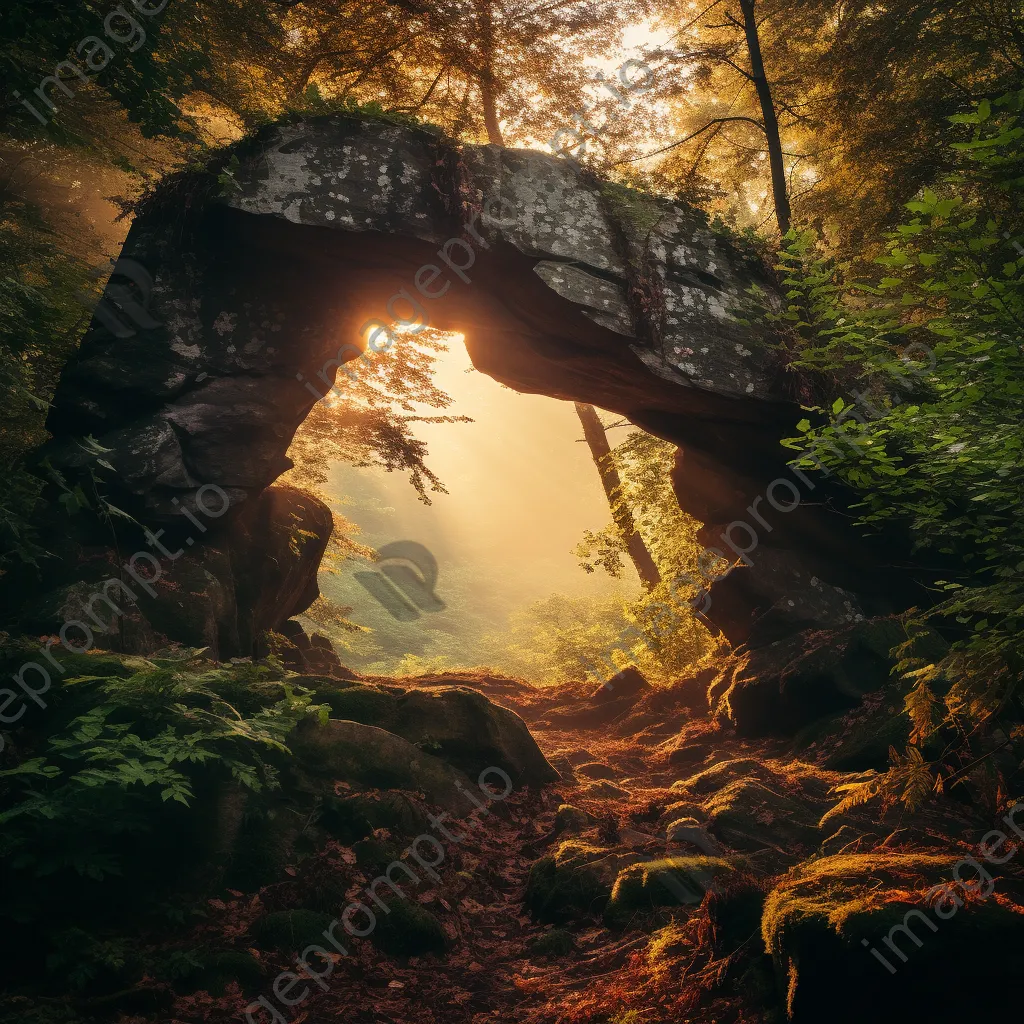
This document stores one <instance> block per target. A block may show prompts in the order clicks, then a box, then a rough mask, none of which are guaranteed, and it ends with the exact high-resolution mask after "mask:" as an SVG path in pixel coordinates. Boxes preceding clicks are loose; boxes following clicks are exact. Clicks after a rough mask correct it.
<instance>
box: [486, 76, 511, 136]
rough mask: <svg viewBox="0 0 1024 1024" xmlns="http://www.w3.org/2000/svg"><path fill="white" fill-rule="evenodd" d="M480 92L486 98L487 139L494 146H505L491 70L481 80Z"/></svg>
mask: <svg viewBox="0 0 1024 1024" xmlns="http://www.w3.org/2000/svg"><path fill="white" fill-rule="evenodd" d="M480 92H481V94H482V95H483V100H484V125H485V126H486V127H487V141H488V142H489V143H490V144H491V145H492V146H504V145H505V137H504V136H503V135H502V134H501V125H500V123H499V122H498V107H497V104H496V103H495V99H494V84H493V81H492V80H491V76H490V72H488V73H487V74H486V75H485V77H484V78H482V79H481V81H480Z"/></svg>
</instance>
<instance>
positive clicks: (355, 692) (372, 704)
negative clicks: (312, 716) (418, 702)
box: [303, 679, 397, 726]
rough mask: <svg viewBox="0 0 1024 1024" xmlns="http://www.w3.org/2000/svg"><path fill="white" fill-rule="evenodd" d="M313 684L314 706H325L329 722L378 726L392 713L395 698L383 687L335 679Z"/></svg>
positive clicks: (319, 680) (317, 680)
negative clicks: (329, 715)
mask: <svg viewBox="0 0 1024 1024" xmlns="http://www.w3.org/2000/svg"><path fill="white" fill-rule="evenodd" d="M310 681H311V682H313V681H314V680H310ZM315 682H316V683H317V684H318V685H316V686H315V687H313V691H314V694H315V697H314V703H316V704H326V705H328V707H330V709H331V718H340V719H344V720H347V721H351V722H360V723H362V724H363V725H378V726H379V725H381V724H382V723H384V722H386V721H387V720H388V718H389V717H390V715H391V714H392V712H393V711H394V707H395V701H396V699H397V698H396V696H395V694H394V693H389V692H388V691H387V690H385V689H383V688H382V687H379V686H373V685H370V684H368V683H347V682H346V681H345V680H334V679H330V680H324V679H316V680H315ZM303 685H309V684H308V683H306V684H303Z"/></svg>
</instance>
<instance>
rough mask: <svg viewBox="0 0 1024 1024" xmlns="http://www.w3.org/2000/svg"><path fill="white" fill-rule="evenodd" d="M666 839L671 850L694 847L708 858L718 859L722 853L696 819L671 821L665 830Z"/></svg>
mask: <svg viewBox="0 0 1024 1024" xmlns="http://www.w3.org/2000/svg"><path fill="white" fill-rule="evenodd" d="M665 838H666V841H667V842H668V845H669V848H670V849H671V848H673V847H677V848H678V847H683V848H686V847H694V848H695V849H697V850H699V851H700V852H701V853H703V854H704V855H705V856H708V857H717V856H719V855H720V854H721V852H722V850H721V847H720V846H719V845H718V843H716V842H715V841H714V839H712V838H711V836H709V835H708V833H707V829H705V828H704V827H703V826H702V825H701V824H700V822H699V821H697V819H696V818H676V819H675V820H674V821H670V822H669V823H668V827H667V828H666V829H665Z"/></svg>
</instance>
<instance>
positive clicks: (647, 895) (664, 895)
mask: <svg viewBox="0 0 1024 1024" xmlns="http://www.w3.org/2000/svg"><path fill="white" fill-rule="evenodd" d="M734 870H735V869H734V868H733V865H732V864H731V863H730V862H729V861H728V860H724V859H723V858H720V857H667V858H664V859H662V860H653V861H646V862H643V863H640V864H632V865H630V866H629V867H627V868H624V869H623V870H622V871H620V872H619V875H618V877H617V878H616V879H615V885H614V887H613V888H612V893H611V898H610V899H609V901H608V905H607V907H606V908H605V912H604V919H605V922H606V923H607V924H609V925H612V926H616V927H621V926H622V925H625V924H627V923H628V922H629V921H630V919H632V918H633V917H634V916H635V915H636V914H639V913H646V912H648V911H650V910H653V909H655V908H656V907H677V906H688V905H689V906H694V905H697V904H699V903H701V902H702V901H703V899H704V895H705V893H707V892H708V890H710V889H712V888H714V887H715V886H716V885H717V881H718V880H719V879H721V878H722V877H723V876H725V875H728V874H730V873H731V872H732V871H734Z"/></svg>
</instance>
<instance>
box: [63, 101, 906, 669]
mask: <svg viewBox="0 0 1024 1024" xmlns="http://www.w3.org/2000/svg"><path fill="white" fill-rule="evenodd" d="M122 260H123V261H131V262H124V263H122V264H121V265H119V268H118V269H117V270H115V274H114V276H113V277H112V279H111V283H110V284H109V285H108V289H107V293H106V296H105V299H104V307H103V309H102V310H101V313H102V314H103V315H98V316H97V317H95V318H94V320H93V322H92V324H91V326H90V328H89V331H88V332H87V334H86V336H85V339H84V340H83V343H82V346H81V349H80V351H79V352H78V353H77V355H76V356H75V357H74V358H73V360H72V361H71V362H70V363H69V365H68V366H67V368H66V370H65V372H64V374H63V377H62V380H61V382H60V385H59V387H58V390H57V394H56V397H55V400H54V405H53V409H52V411H51V414H50V417H49V421H48V426H49V428H50V430H51V432H52V434H53V441H52V442H51V443H50V444H49V445H48V446H47V448H46V452H45V454H46V455H47V456H48V458H49V459H50V461H51V464H52V465H54V466H56V467H58V468H59V469H60V470H61V471H62V472H64V473H66V474H71V475H73V474H74V473H75V472H78V471H81V470H82V468H83V466H84V461H85V456H84V455H83V453H82V451H81V448H80V446H78V445H77V444H76V439H77V438H80V437H82V436H85V435H92V436H94V437H95V438H96V439H97V440H98V441H99V442H100V443H101V444H102V445H103V446H104V447H106V448H108V449H110V453H109V454H108V455H107V456H106V459H107V461H109V462H110V464H111V465H112V466H113V468H114V471H115V474H116V487H117V489H118V492H119V495H120V496H121V498H122V499H123V500H124V501H125V502H126V503H127V505H128V506H129V507H130V510H131V511H132V512H133V513H134V514H136V515H137V516H138V517H139V518H140V519H141V520H143V521H148V522H151V523H160V522H170V521H173V520H174V519H175V518H176V517H177V513H178V510H179V508H181V507H183V506H185V507H187V506H188V503H189V502H190V501H191V500H192V496H193V495H194V493H195V491H196V489H197V488H199V487H201V486H202V485H204V484H215V485H217V486H218V487H220V488H223V490H224V491H226V492H227V494H228V495H229V496H230V498H231V502H232V506H233V509H232V516H237V517H240V519H241V521H242V522H245V521H246V516H247V515H248V516H250V517H251V516H252V515H254V514H255V513H254V512H253V511H251V510H252V509H254V508H255V507H256V506H257V505H258V504H259V503H260V502H261V501H265V497H261V496H264V495H265V493H266V488H268V487H269V485H270V484H272V483H273V481H274V480H275V479H276V478H277V477H278V476H279V475H280V474H281V473H282V472H283V471H284V470H285V469H287V468H288V465H289V464H288V461H287V459H286V455H285V453H286V450H287V448H288V445H289V443H290V441H291V438H292V436H293V434H294V432H295V430H296V429H297V427H298V426H299V424H300V423H301V422H302V419H303V418H304V417H305V415H306V413H307V412H308V411H309V409H310V408H311V407H312V404H313V403H314V402H315V401H316V400H317V398H318V395H319V394H320V393H322V392H325V391H326V390H327V389H328V388H329V386H330V384H332V383H333V381H334V379H335V375H336V374H337V373H338V372H339V369H340V371H341V372H349V373H351V372H358V368H359V365H360V363H361V362H362V361H363V360H364V359H368V358H372V354H367V355H366V356H362V355H360V353H359V352H358V351H357V350H356V349H355V348H354V347H353V346H352V341H353V339H354V338H356V337H357V336H358V334H359V331H360V329H361V328H362V327H364V326H365V325H367V324H371V325H373V324H376V325H377V326H378V327H381V328H383V325H384V323H386V322H390V321H393V320H395V319H404V320H405V321H407V322H408V323H409V324H410V325H412V326H415V324H416V323H419V322H423V321H427V322H429V323H430V324H431V325H432V326H436V327H439V328H442V329H447V330H458V331H461V332H463V333H464V334H465V336H466V339H467V347H468V350H469V354H470V357H471V358H472V360H473V362H474V364H475V365H476V366H477V368H478V369H480V370H482V371H483V372H485V373H488V374H490V375H491V376H492V377H495V378H496V379H498V380H500V381H502V382H503V383H506V384H508V385H509V386H511V387H513V388H516V389H518V390H521V391H530V392H538V393H543V394H546V395H551V396H553V397H558V398H564V399H572V400H576V401H582V402H588V403H592V404H595V405H598V406H601V407H603V408H606V409H609V410H612V411H615V412H617V413H620V414H622V415H624V416H627V417H628V418H630V419H631V420H633V421H634V422H636V423H637V424H638V425H641V426H643V427H645V428H647V429H648V430H650V431H652V432H653V433H656V434H659V435H660V436H662V437H665V438H668V439H670V440H672V441H674V442H675V443H677V444H678V445H679V446H680V458H679V466H678V471H677V490H678V493H679V495H680V500H681V504H682V506H683V507H684V508H685V509H687V510H688V511H690V512H691V513H693V514H694V515H696V516H697V517H698V518H700V519H702V520H703V521H704V522H705V523H706V524H708V525H707V529H706V532H707V533H708V534H709V536H711V535H716V536H717V535H718V534H720V533H721V530H722V529H723V528H724V527H727V526H728V524H730V523H732V522H733V521H737V520H743V519H746V520H751V516H750V513H749V506H750V504H751V502H753V501H754V500H755V499H756V498H757V497H758V496H759V495H764V494H765V493H766V490H767V488H768V487H769V485H770V484H771V482H772V481H773V480H774V479H776V478H777V477H779V476H780V475H781V474H783V473H784V472H785V469H784V459H783V457H782V449H780V448H779V446H778V440H779V438H780V437H781V436H784V435H785V433H786V432H787V431H788V430H790V429H791V425H792V424H793V423H794V422H795V420H796V419H797V418H798V407H797V405H796V404H795V402H794V400H793V390H792V388H793V383H792V375H789V376H787V374H786V373H785V372H784V369H783V361H782V359H781V358H780V352H779V348H778V346H777V345H776V344H775V343H774V341H773V339H772V338H771V336H770V335H769V334H767V333H766V332H765V331H764V330H762V329H759V328H756V327H753V326H750V324H749V323H744V322H742V320H741V318H739V317H738V315H737V311H738V310H741V309H743V308H744V307H747V306H749V305H750V303H751V301H752V297H751V289H752V288H756V289H757V290H758V292H759V295H760V298H759V300H758V301H760V302H761V303H768V304H772V303H777V302H778V301H779V299H778V297H777V294H776V291H775V287H774V285H773V284H772V280H771V276H770V275H769V274H768V273H767V272H766V271H765V269H764V267H763V266H762V265H761V264H760V263H759V261H758V260H757V258H756V257H755V256H754V255H752V254H750V253H746V252H744V251H742V250H741V249H740V248H738V247H737V246H736V245H735V244H734V243H733V242H731V241H730V240H729V239H728V238H726V237H724V236H723V235H721V234H719V233H717V232H715V231H713V230H712V229H711V228H710V227H709V226H708V225H707V222H706V219H705V218H704V217H703V216H702V215H701V214H700V213H699V212H698V211H696V210H694V209H692V208H690V207H687V206H685V205H682V204H679V203H673V202H669V201H667V200H663V199H655V198H653V197H648V196H643V195H641V194H639V193H633V192H630V191H629V190H625V189H623V188H621V187H619V186H615V185H611V184H609V183H607V182H602V181H600V180H598V179H596V178H595V177H593V176H592V175H590V174H589V173H587V172H585V171H583V170H582V169H581V168H579V167H578V166H576V165H575V164H573V163H572V162H570V161H566V160H562V159H556V158H554V157H551V156H548V155H545V154H541V153H537V152H531V151H524V150H503V149H500V148H498V147H495V146H464V147H459V146H457V145H456V144H454V143H453V142H451V141H450V140H447V139H445V138H443V137H439V136H437V135H435V134H433V133H431V132H428V131H426V130H424V129H420V128H417V127H413V126H403V125H397V124H391V123H388V122H386V121H379V120H367V119H361V118H356V117H352V116H347V115H346V116H343V115H329V116H324V117H319V118H312V119H304V120H297V121H293V122H288V123H279V124H276V125H273V126H270V127H268V128H266V129H264V130H261V131H260V132H258V133H257V134H256V135H255V136H253V137H252V138H250V139H247V140H245V141H244V142H243V143H241V144H239V145H238V146H236V147H234V148H233V149H232V150H231V151H229V152H227V153H225V154H224V156H223V157H222V158H221V159H220V160H219V161H218V162H217V163H216V164H215V165H214V166H213V167H211V168H209V169H207V170H205V171H202V172H198V173H187V174H181V175H178V176H176V177H174V178H172V179H170V180H168V181H166V182H165V183H164V184H163V185H162V186H161V187H160V188H159V189H158V190H157V191H156V192H155V194H154V195H153V196H151V197H150V198H149V199H148V200H147V201H146V202H144V203H143V204H142V207H141V208H140V211H139V213H138V216H137V218H136V220H135V222H134V224H133V226H132V228H131V231H130V233H129V235H128V239H127V241H126V243H125V246H124V250H123V252H122ZM138 267H141V268H143V271H144V273H145V275H148V277H146V278H144V279H143V280H144V284H142V285H140V276H139V273H138V272H137V271H136V272H135V273H131V272H130V271H131V270H132V268H138ZM143 306H144V307H145V310H146V312H145V313H141V312H140V309H141V308H142V307H143ZM119 323H120V327H119ZM391 340H392V336H391V335H389V334H387V333H385V332H384V331H383V329H381V330H380V331H378V332H377V335H376V337H375V339H374V341H375V343H377V344H381V345H383V344H387V343H390V342H391ZM396 343H398V344H400V343H401V336H400V335H399V336H397V341H396ZM787 388H788V390H787ZM824 491H825V485H822V487H821V489H820V490H818V494H817V495H816V496H815V498H814V500H813V501H812V502H804V503H803V504H802V505H801V506H800V507H799V508H796V509H794V510H792V511H791V512H787V513H786V514H785V515H783V514H782V513H780V512H779V511H778V510H776V509H773V508H769V506H768V504H767V503H764V504H763V507H761V508H760V510H759V514H760V515H762V516H767V519H762V520H760V521H761V522H764V523H765V525H764V526H763V527H762V526H755V527H754V528H755V529H756V530H758V540H757V545H758V548H759V551H760V552H761V553H760V555H759V556H758V558H757V560H755V561H754V566H753V567H751V568H749V569H747V571H746V572H745V573H742V574H735V575H734V577H730V578H728V579H726V580H725V581H722V582H721V583H719V584H716V587H715V594H716V597H715V600H714V601H713V611H712V613H711V617H712V619H715V620H716V621H718V622H719V624H720V625H721V627H722V628H723V629H724V630H725V632H726V634H727V635H729V636H730V638H732V639H733V640H735V641H744V640H748V639H751V637H752V634H751V627H752V625H753V624H754V622H755V621H760V622H761V627H760V628H761V630H762V633H763V636H762V637H761V639H769V638H774V637H775V636H776V635H777V634H778V633H779V631H780V630H781V631H782V632H786V631H787V630H789V631H791V630H792V629H793V628H796V627H799V626H801V625H803V624H806V622H812V623H824V624H835V623H838V622H841V621H844V620H845V619H847V618H849V617H850V616H853V615H855V614H861V613H862V611H865V610H867V611H875V610H888V609H887V607H886V603H887V601H889V596H891V592H892V591H893V583H892V576H891V574H890V573H888V570H886V569H885V566H886V558H885V556H884V553H865V549H864V547H863V545H862V544H861V543H860V541H859V539H858V538H856V537H855V536H854V535H852V534H851V533H850V531H849V530H848V529H847V528H846V527H845V526H844V524H843V522H842V521H841V519H840V518H839V517H836V516H832V515H830V514H828V513H827V512H825V511H823V506H822V504H821V502H819V501H818V495H821V494H823V493H824ZM247 509H249V510H250V511H249V512H247V511H246V510H247ZM755 511H758V509H757V508H755ZM229 518H230V517H229ZM751 521H752V522H756V520H751ZM716 531H717V532H716ZM734 532H736V531H734ZM317 559H319V555H317ZM752 560H753V559H752ZM759 564H760V568H758V565H759ZM314 571H315V566H314ZM812 580H813V583H812V582H811V581H812ZM730 581H731V582H730ZM257 589H258V588H257ZM797 590H799V591H800V594H799V595H798V596H799V597H800V602H799V606H798V603H797V601H796V600H795V599H794V597H793V595H794V593H795V591H797ZM307 591H308V587H307ZM314 591H315V587H314ZM855 592H856V596H855ZM306 596H308V593H307V595H306ZM898 601H899V598H897V603H898ZM788 609H795V610H794V611H790V610H788ZM297 610H301V609H297ZM278 611H280V609H278ZM295 611H296V609H295V608H292V609H291V610H290V611H289V612H288V614H294V613H295ZM768 612H771V613H772V615H773V616H774V618H772V617H771V616H769V619H768V620H767V621H768V626H767V627H765V625H764V624H765V621H766V620H765V619H764V615H765V614H766V613H768ZM277 613H278V612H274V614H277ZM285 617H287V616H285ZM270 618H271V619H273V615H271V616H270ZM755 638H756V637H755ZM243 646H244V645H243ZM231 647H232V644H231V643H228V644H226V646H225V650H230V649H231Z"/></svg>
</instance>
